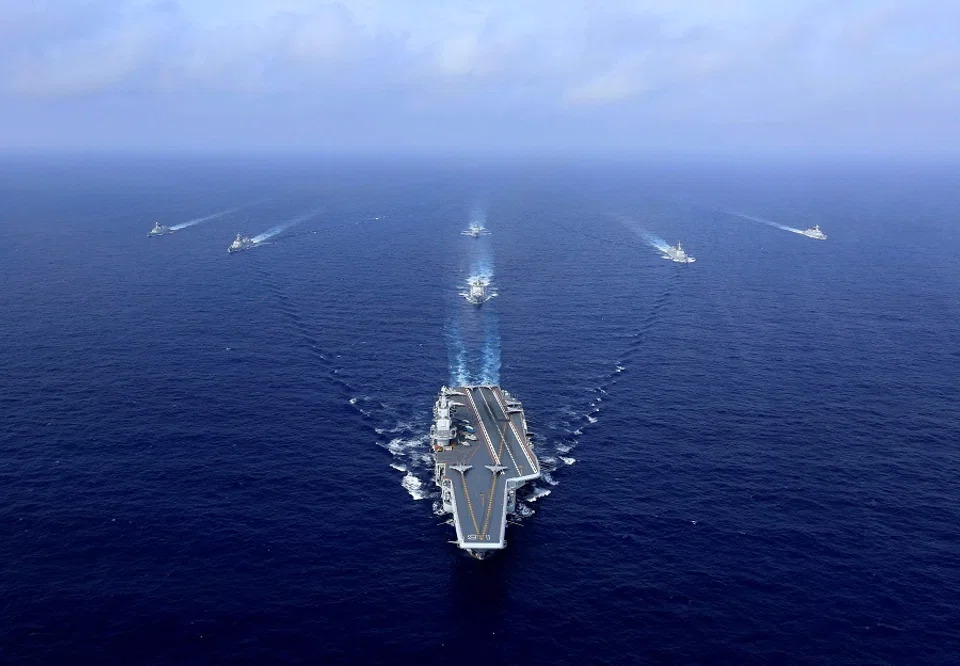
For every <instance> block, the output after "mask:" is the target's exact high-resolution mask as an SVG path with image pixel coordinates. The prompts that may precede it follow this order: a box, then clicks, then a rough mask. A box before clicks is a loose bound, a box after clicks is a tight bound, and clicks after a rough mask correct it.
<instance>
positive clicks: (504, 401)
mask: <svg viewBox="0 0 960 666" xmlns="http://www.w3.org/2000/svg"><path fill="white" fill-rule="evenodd" d="M530 439H531V435H530V433H529V431H528V430H527V421H526V418H525V417H524V414H523V406H522V405H521V404H520V401H519V400H516V399H515V398H514V397H513V396H511V395H510V394H509V393H507V392H506V391H504V390H503V389H501V388H500V387H499V386H459V387H454V388H448V387H446V386H444V387H443V388H441V389H440V395H439V396H438V397H437V402H436V404H434V406H433V425H432V426H431V427H430V445H431V448H432V449H433V456H434V472H433V480H434V482H435V483H436V484H437V486H438V487H439V488H440V496H441V500H442V506H443V511H444V512H445V513H450V514H453V525H454V527H455V528H456V533H457V540H456V541H454V542H452V543H456V544H457V546H459V547H460V548H462V549H464V550H466V551H467V552H468V553H469V554H471V555H473V556H474V557H477V558H482V557H483V556H485V555H487V554H489V553H490V552H491V551H494V550H501V549H503V548H506V545H507V542H506V539H505V538H504V532H505V531H506V527H507V515H508V514H512V513H515V512H516V508H517V490H518V489H519V488H520V487H521V486H523V485H524V484H525V483H527V481H532V480H534V479H538V478H540V461H539V460H537V456H536V454H535V453H534V451H533V443H532V442H531V441H530Z"/></svg>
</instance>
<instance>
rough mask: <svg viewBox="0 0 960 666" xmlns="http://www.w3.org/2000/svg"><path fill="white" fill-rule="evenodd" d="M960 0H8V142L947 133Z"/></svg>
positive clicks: (957, 92) (516, 140)
mask: <svg viewBox="0 0 960 666" xmlns="http://www.w3.org/2000/svg"><path fill="white" fill-rule="evenodd" d="M958 34H960V2H958V1H957V0H472V1H467V0H341V1H340V2H324V1H318V0H314V1H307V0H179V1H178V0H30V1H29V2H28V1H25V0H0V151H18V150H29V149H43V150H50V149H60V148H62V149H81V150H82V149H105V150H111V149H118V150H124V149H144V150H164V151H170V150H199V151H223V150H228V151H233V150H294V151H323V150H329V151H351V150H357V151H376V150H452V151H472V150H477V151H486V150H495V151H500V150H503V151H510V150H520V151H564V150H595V151H604V150H617V151H633V150H636V151H680V152H691V151H692V152H696V151H740V150H749V151H772V152H777V151H787V152H791V151H792V152H831V153H832V152H838V151H839V152H843V151H860V152H867V153H871V152H911V153H925V152H931V153H943V152H947V153H957V152H960V111H958V109H960V38H958V37H957V35H958Z"/></svg>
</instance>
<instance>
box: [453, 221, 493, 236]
mask: <svg viewBox="0 0 960 666" xmlns="http://www.w3.org/2000/svg"><path fill="white" fill-rule="evenodd" d="M460 233H461V234H463V235H464V236H470V237H471V238H480V236H488V235H490V232H489V231H487V229H486V228H485V227H484V226H483V225H482V224H478V223H476V222H474V223H473V224H471V225H470V226H469V227H467V230H466V231H461V232H460Z"/></svg>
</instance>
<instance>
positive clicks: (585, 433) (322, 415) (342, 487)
mask: <svg viewBox="0 0 960 666" xmlns="http://www.w3.org/2000/svg"><path fill="white" fill-rule="evenodd" d="M958 185H960V169H958V167H956V166H955V165H950V164H933V163H927V164H912V165H911V164H906V163H896V162H892V161H891V162H889V163H884V162H882V161H879V162H873V163H865V162H862V163H855V162H853V161H851V162H849V163H836V162H829V161H826V160H824V161H820V162H817V161H813V160H809V161H800V160H793V161H790V160H781V161H776V160H772V159H771V160H766V161H759V160H757V161H754V162H742V163H735V162H729V163H728V162H722V161H706V160H704V161H700V162H698V161H696V160H692V159H687V160H675V161H670V160H663V159H661V160H647V161H645V160H640V159H636V160H627V159H619V160H614V159H611V160H607V161H604V160H600V159H598V158H591V159H582V160H576V159H573V158H563V159H561V158H556V159H554V160H548V159H540V160H533V159H506V158H504V159H497V158H493V157H490V158H485V159H475V160H469V159H466V158H463V159H459V160H457V159H452V158H436V159H430V158H428V157H426V156H419V157H417V158H412V157H411V158H398V157H394V158H381V159H377V158H374V157H364V158H347V157H339V158H333V157H330V158H325V159H320V158H307V157H276V158H270V157H265V156H258V157H253V156H251V157H239V156H234V157H223V158H211V157H189V156H165V157H159V156H153V157H147V156H139V157H138V156H80V155H71V156H55V155H45V156H7V157H4V158H2V159H0V286H2V288H0V313H2V314H0V499H2V501H0V526H2V530H3V532H2V538H0V663H3V664H226V663H251V664H254V663H257V664H259V663H270V664H338V663H344V664H381V663H404V664H406V663H409V664H419V665H425V664H441V663H443V664H449V663H461V664H462V663H527V664H609V665H620V664H643V663H677V664H714V663H726V664H771V663H783V664H824V663H835V664H839V663H845V664H846V663H849V664H904V663H918V664H919V663H922V664H952V663H957V662H958V660H960V633H958V627H960V595H958V593H957V591H958V590H960V539H958V537H957V525H958V524H960V491H958V485H957V479H958V478H960V451H958V448H957V447H958V443H960V385H958V377H960V298H958V290H960V256H958V255H960V235H958V218H957V211H958V210H960V187H958ZM211 216H213V217H211ZM201 218H208V219H201ZM197 220H200V221H197ZM195 221H196V222H195ZM473 221H478V222H482V223H483V224H485V225H486V227H487V228H488V229H489V230H490V232H491V233H490V235H489V236H483V237H481V238H478V239H473V238H469V237H466V236H463V235H461V233H460V232H461V231H462V230H464V229H465V228H466V227H467V225H468V224H469V223H470V222H473ZM764 221H766V222H769V223H773V224H768V223H765V222H764ZM155 222H160V223H161V224H164V225H168V226H174V225H184V224H188V223H189V224H188V226H185V227H184V228H181V229H179V230H178V231H176V233H172V234H168V235H163V236H159V237H154V238H148V237H147V232H148V231H149V230H150V229H151V228H152V227H153V225H154V223H155ZM194 222H195V223H194ZM774 224H775V225H780V227H777V226H774ZM814 224H818V225H820V227H821V228H822V229H823V231H824V232H825V233H826V234H827V236H828V238H827V240H826V241H818V240H813V239H810V238H807V237H804V236H802V235H799V234H797V233H792V232H790V231H789V230H788V229H786V228H783V227H789V228H795V229H798V230H802V229H806V228H808V227H811V226H813V225H814ZM270 230H276V231H277V233H276V234H275V235H273V236H272V237H270V238H268V239H267V240H266V241H265V242H263V243H261V244H259V245H257V246H256V247H254V248H252V249H251V250H249V251H245V252H239V253H235V254H228V253H227V252H226V248H227V245H228V244H229V243H230V242H231V241H232V240H233V239H234V237H235V236H236V234H237V233H242V234H244V235H247V236H262V235H264V234H267V233H268V232H269V231H270ZM654 237H658V238H659V239H661V240H663V241H666V242H667V243H669V244H673V243H676V242H677V241H678V240H679V241H681V242H682V243H683V246H684V248H685V249H686V250H687V252H689V253H690V254H691V255H692V256H694V257H695V258H696V263H693V264H687V265H680V264H675V263H673V262H670V261H665V260H664V259H663V258H662V257H661V253H660V252H659V250H658V249H656V247H654V245H655V243H656V242H658V241H656V239H655V238H654ZM477 272H481V273H484V274H487V275H490V276H491V279H492V283H493V285H494V286H495V287H496V289H497V291H498V295H497V297H496V298H494V299H493V300H491V301H490V302H488V303H486V304H484V305H483V307H482V308H479V309H478V308H475V307H474V306H471V305H469V304H468V303H466V302H465V301H464V300H463V299H462V298H461V297H460V296H459V291H461V290H462V289H463V288H464V285H465V281H466V279H467V277H468V276H469V275H471V274H476V273H477ZM463 380H467V381H478V382H480V381H489V382H500V384H501V385H502V386H503V387H504V388H506V389H507V390H509V391H510V392H511V393H513V394H514V395H515V396H516V397H517V398H519V399H520V400H522V401H523V404H524V408H525V411H526V415H527V418H528V420H529V422H530V427H531V429H532V430H533V431H534V432H535V440H534V441H535V442H536V445H537V452H538V455H539V456H540V458H541V460H542V461H543V464H544V468H545V470H547V473H546V474H545V475H544V477H543V478H542V479H541V480H540V481H538V482H536V483H535V484H533V485H532V486H528V487H527V488H525V489H524V490H523V491H521V493H520V497H521V500H522V502H521V511H522V514H523V515H522V516H521V517H520V518H518V520H517V521H516V522H517V524H515V525H510V526H509V527H508V529H507V540H508V544H509V545H508V547H507V549H506V550H504V551H502V552H499V553H496V554H494V555H493V556H492V557H490V558H488V559H486V560H484V561H475V560H473V559H471V558H469V557H467V556H466V555H465V554H464V553H463V552H462V551H459V550H458V549H457V548H456V546H455V545H453V544H451V543H449V541H450V540H451V539H454V538H455V535H454V531H453V527H452V526H451V525H450V524H449V523H448V521H449V516H442V515H438V513H437V499H438V498H437V493H436V492H435V488H434V487H433V485H432V478H431V463H430V456H429V449H428V447H427V431H428V428H429V426H430V420H431V408H432V405H433V401H434V400H435V398H436V394H437V392H438V390H439V389H440V387H441V386H442V385H444V384H449V383H451V382H457V381H463Z"/></svg>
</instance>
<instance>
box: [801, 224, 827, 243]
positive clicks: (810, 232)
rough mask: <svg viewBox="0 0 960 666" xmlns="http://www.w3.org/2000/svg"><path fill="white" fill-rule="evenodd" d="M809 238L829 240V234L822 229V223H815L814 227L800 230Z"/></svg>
mask: <svg viewBox="0 0 960 666" xmlns="http://www.w3.org/2000/svg"><path fill="white" fill-rule="evenodd" d="M800 233H801V234H803V235H804V236H806V237H807V238H816V239H817V240H827V235H826V234H825V233H823V232H822V231H820V225H819V224H815V225H813V229H804V230H803V231H801V232H800Z"/></svg>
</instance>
